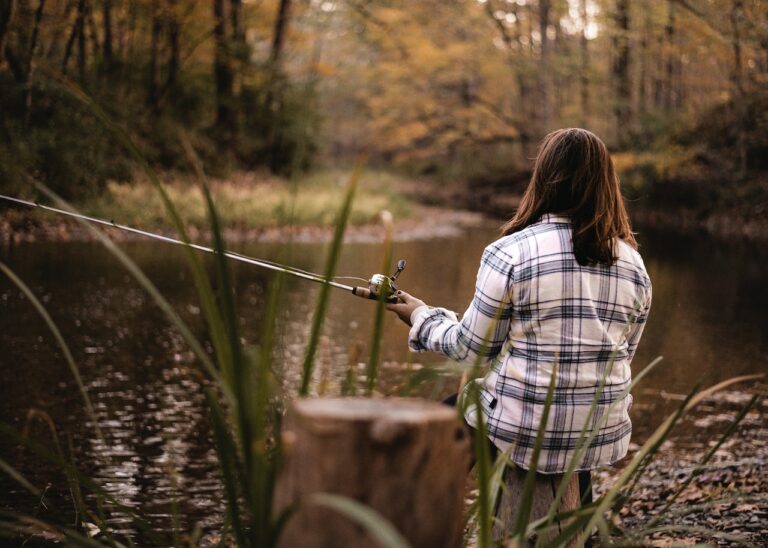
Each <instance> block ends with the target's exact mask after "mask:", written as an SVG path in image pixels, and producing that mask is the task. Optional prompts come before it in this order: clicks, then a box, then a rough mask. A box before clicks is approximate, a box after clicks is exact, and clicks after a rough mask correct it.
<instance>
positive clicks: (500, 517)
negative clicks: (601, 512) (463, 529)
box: [493, 465, 581, 546]
mask: <svg viewBox="0 0 768 548" xmlns="http://www.w3.org/2000/svg"><path fill="white" fill-rule="evenodd" d="M526 474H527V470H523V469H522V468H520V467H518V466H514V465H511V466H508V467H507V469H506V470H505V472H504V489H502V492H501V494H500V500H499V502H498V505H497V510H496V524H495V525H494V528H493V538H494V540H495V541H502V540H503V539H505V538H507V537H509V535H510V534H511V532H512V529H513V527H514V525H515V519H516V518H517V512H518V509H519V504H518V502H519V501H520V496H521V495H522V493H523V484H524V483H525V475H526ZM562 478H563V476H562V475H561V474H536V484H535V487H534V491H533V503H532V506H531V512H530V516H529V518H528V522H529V523H530V522H532V521H536V520H537V519H541V518H543V517H544V516H546V515H547V513H548V512H549V508H550V506H552V503H553V502H554V501H555V494H556V493H557V490H558V488H559V486H560V482H561V480H562ZM580 505H581V496H580V494H579V476H578V474H576V473H574V474H573V475H572V476H571V479H570V481H569V482H568V488H567V489H566V490H565V494H564V495H563V498H562V499H561V500H560V505H559V507H558V512H566V511H568V510H575V509H576V508H578V507H579V506H580ZM555 525H556V527H554V530H553V531H552V532H550V533H547V534H546V536H545V537H544V540H545V541H546V539H547V538H550V539H554V538H555V537H557V535H558V534H559V533H560V524H555ZM531 540H535V539H529V541H531ZM544 545H545V546H546V545H547V543H546V542H544ZM523 546H533V542H528V543H527V544H523ZM569 546H575V544H569Z"/></svg>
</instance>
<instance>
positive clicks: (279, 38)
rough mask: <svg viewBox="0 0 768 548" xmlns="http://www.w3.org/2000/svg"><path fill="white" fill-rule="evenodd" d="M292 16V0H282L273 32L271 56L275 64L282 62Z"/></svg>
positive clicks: (271, 60)
mask: <svg viewBox="0 0 768 548" xmlns="http://www.w3.org/2000/svg"><path fill="white" fill-rule="evenodd" d="M290 17H291V0H280V6H279V8H278V10H277V19H275V30H274V32H273V33H272V51H271V53H270V56H269V59H270V62H271V63H272V64H273V65H279V64H280V58H281V57H282V54H283V48H284V46H285V35H286V33H287V32H288V22H289V21H290Z"/></svg>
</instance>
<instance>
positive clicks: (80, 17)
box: [61, 0, 85, 74]
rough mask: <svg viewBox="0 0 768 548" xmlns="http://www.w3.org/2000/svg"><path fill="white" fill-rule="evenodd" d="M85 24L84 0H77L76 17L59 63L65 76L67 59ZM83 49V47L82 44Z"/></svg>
mask: <svg viewBox="0 0 768 548" xmlns="http://www.w3.org/2000/svg"><path fill="white" fill-rule="evenodd" d="M84 23H85V0H78V2H77V15H76V16H75V23H74V25H72V32H71V33H70V34H69V38H68V39H67V45H66V46H65V47H64V57H63V59H62V61H61V73H62V74H67V65H68V64H69V58H70V57H71V56H72V50H73V49H74V45H75V40H77V39H78V38H79V37H80V35H81V34H82V29H83V26H84ZM82 35H83V41H85V35H84V34H82ZM83 47H85V45H84V44H83Z"/></svg>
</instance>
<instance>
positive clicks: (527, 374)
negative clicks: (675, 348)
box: [409, 214, 651, 473]
mask: <svg viewBox="0 0 768 548" xmlns="http://www.w3.org/2000/svg"><path fill="white" fill-rule="evenodd" d="M617 247H618V260H617V262H616V264H614V265H613V266H610V267H608V266H604V265H596V266H580V265H579V264H578V262H576V258H575V257H574V254H573V246H572V242H571V225H570V221H569V220H568V218H566V217H562V216H556V215H552V214H548V215H544V216H543V217H542V218H541V219H540V220H539V221H538V222H537V223H535V224H533V225H530V226H528V227H527V228H525V229H524V230H521V231H519V232H517V233H515V234H511V235H509V236H504V237H503V238H501V239H499V240H497V241H495V242H493V243H492V244H490V245H489V246H488V247H487V248H486V249H485V252H484V253H483V257H482V261H481V265H480V270H479V272H478V275H477V286H476V290H475V295H474V298H473V300H472V303H471V304H470V306H469V308H468V309H467V311H466V312H465V313H464V316H463V317H462V320H461V321H458V318H457V316H456V314H455V313H453V312H451V311H449V310H446V309H444V308H431V307H421V308H419V309H417V310H415V311H414V313H413V315H412V318H411V320H412V324H413V327H412V328H411V331H410V335H409V346H410V348H411V350H413V351H416V352H423V351H432V352H440V353H442V354H444V355H446V356H447V357H449V358H450V359H452V360H455V361H457V362H463V363H469V364H472V363H478V362H480V363H483V362H487V361H491V368H490V371H489V372H488V374H487V375H486V376H485V377H484V378H482V379H478V380H477V381H475V382H478V383H479V388H480V390H481V396H482V397H481V407H482V412H483V415H484V418H485V422H486V425H487V428H488V434H489V436H490V438H491V440H492V442H493V443H494V444H495V445H496V446H497V447H498V448H499V449H501V450H502V451H508V452H509V455H510V458H511V459H512V461H513V462H515V463H516V464H517V465H519V466H521V467H522V468H525V469H528V468H529V467H530V466H531V465H532V463H531V456H532V453H533V447H534V443H535V440H536V434H537V431H538V427H539V423H540V420H541V417H542V412H543V410H544V407H545V405H544V402H545V399H546V395H547V389H548V386H549V382H550V379H551V375H552V370H553V364H554V363H555V362H557V366H558V371H557V377H556V385H555V389H554V398H553V402H552V405H551V407H550V412H549V418H548V421H547V425H546V429H545V434H544V440H543V445H542V449H541V453H540V455H539V459H538V462H536V463H534V466H535V468H536V469H537V470H538V471H539V472H542V473H560V472H563V471H565V469H566V468H567V467H568V464H569V462H570V460H571V458H572V456H573V455H574V453H575V451H576V448H577V442H578V440H579V434H580V432H581V431H582V428H583V427H584V424H585V422H586V421H587V418H588V413H589V409H590V406H591V405H592V402H593V399H594V397H595V394H596V391H597V389H598V386H599V385H600V382H601V381H602V379H603V376H604V375H605V377H606V381H605V387H604V390H603V392H602V394H601V396H600V398H599V400H598V406H597V410H596V413H595V414H594V416H593V417H592V419H591V420H590V424H589V425H588V429H587V432H588V433H589V432H591V431H592V428H593V427H594V426H595V425H596V424H597V421H599V420H600V419H601V417H603V416H604V415H605V414H606V413H608V414H609V416H607V417H606V419H605V421H604V423H603V424H602V425H601V426H600V427H599V429H598V431H597V435H596V436H595V437H594V439H593V440H592V442H591V443H590V445H589V447H588V448H587V450H586V451H584V452H583V455H582V457H581V459H580V460H579V462H578V463H577V465H576V470H589V469H593V468H596V467H598V466H601V465H605V464H610V463H612V462H615V461H616V460H618V459H620V458H622V457H623V456H624V455H625V454H626V452H627V447H628V445H629V438H630V434H631V432H632V423H631V422H630V420H629V414H628V411H629V407H630V406H631V403H632V397H631V395H628V396H627V397H622V392H623V391H624V390H625V389H626V388H627V386H628V385H629V383H630V381H631V372H630V368H629V364H630V362H631V361H632V356H633V355H634V353H635V349H636V348H637V344H638V342H639V340H640V336H641V334H642V331H643V327H644V324H645V321H646V318H647V316H648V311H649V309H650V305H651V281H650V279H649V277H648V274H647V273H646V271H645V266H644V265H643V261H642V259H641V258H640V255H639V254H638V253H637V251H635V250H634V249H632V248H631V247H630V246H629V245H627V244H626V243H625V242H623V241H621V242H619V243H618V246H617ZM611 363H612V366H611ZM609 368H610V369H609ZM465 394H466V391H465ZM614 403H615V405H613V406H612V407H611V404H614ZM609 407H611V408H610V409H609ZM467 409H468V410H467V413H466V419H467V421H468V422H469V423H470V424H473V425H474V424H476V416H475V413H476V412H477V410H476V409H474V407H472V406H468V408H467Z"/></svg>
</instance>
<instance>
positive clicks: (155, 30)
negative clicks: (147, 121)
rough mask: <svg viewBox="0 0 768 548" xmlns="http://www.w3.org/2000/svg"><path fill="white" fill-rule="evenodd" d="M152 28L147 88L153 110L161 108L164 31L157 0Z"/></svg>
mask: <svg viewBox="0 0 768 548" xmlns="http://www.w3.org/2000/svg"><path fill="white" fill-rule="evenodd" d="M151 16H152V30H151V37H150V46H149V85H148V90H147V104H148V105H149V106H150V108H151V109H152V110H153V112H159V110H160V60H159V56H160V35H161V33H162V19H161V14H160V6H159V5H158V1H157V0H156V1H155V2H153V4H152V15H151Z"/></svg>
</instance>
